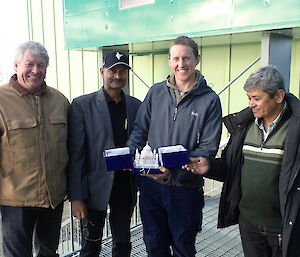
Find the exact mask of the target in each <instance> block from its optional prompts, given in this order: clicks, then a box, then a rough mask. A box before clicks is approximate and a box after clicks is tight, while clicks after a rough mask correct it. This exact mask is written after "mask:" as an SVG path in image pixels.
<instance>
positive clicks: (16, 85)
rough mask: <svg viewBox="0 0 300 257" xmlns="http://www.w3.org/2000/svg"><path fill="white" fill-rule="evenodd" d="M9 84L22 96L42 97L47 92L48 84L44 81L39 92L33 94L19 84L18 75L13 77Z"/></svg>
mask: <svg viewBox="0 0 300 257" xmlns="http://www.w3.org/2000/svg"><path fill="white" fill-rule="evenodd" d="M9 84H10V85H11V86H12V87H13V88H14V89H15V90H16V91H17V92H18V94H19V95H20V96H23V95H41V94H42V93H44V92H46V88H47V85H46V82H45V81H43V83H42V84H41V86H40V88H39V90H38V91H36V92H34V93H31V92H30V91H29V90H27V89H26V88H24V87H22V86H21V85H20V84H19V82H18V77H17V74H14V75H12V76H11V78H10V80H9Z"/></svg>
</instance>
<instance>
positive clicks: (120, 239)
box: [68, 51, 140, 257]
mask: <svg viewBox="0 0 300 257" xmlns="http://www.w3.org/2000/svg"><path fill="white" fill-rule="evenodd" d="M128 69H130V66H129V62H128V56H127V55H125V54H124V53H122V52H119V51H112V52H110V53H108V54H107V56H106V57H105V60H104V66H103V68H101V69H100V72H101V75H102V77H103V84H104V87H103V88H101V89H100V90H99V91H97V92H94V93H91V94H88V95H83V96H80V97H78V98H75V99H74V100H73V102H72V104H71V107H70V112H69V139H68V141H69V142H68V149H69V158H70V159H69V167H68V187H69V188H68V189H69V199H70V200H71V201H72V213H73V215H74V216H75V217H76V218H78V219H80V221H81V231H82V248H81V251H80V256H81V257H85V256H99V254H100V250H101V239H102V231H103V227H104V221H105V217H106V213H107V206H108V204H109V207H110V212H109V222H110V228H111V232H112V238H113V247H112V256H114V257H127V256H128V257H129V256H130V251H131V243H130V220H131V216H132V212H133V208H134V205H135V203H136V178H135V176H134V175H132V174H131V173H130V172H126V171H112V172H108V171H107V170H106V166H105V161H104V159H103V151H104V150H105V149H110V148H116V147H123V146H125V145H126V141H127V138H128V136H129V134H130V132H131V129H132V125H133V122H134V119H135V115H136V112H137V110H138V108H139V106H140V101H139V100H138V99H136V98H134V97H131V96H128V95H125V94H124V93H123V91H122V88H123V87H124V86H125V85H126V82H127V80H128Z"/></svg>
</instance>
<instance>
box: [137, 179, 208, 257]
mask: <svg viewBox="0 0 300 257" xmlns="http://www.w3.org/2000/svg"><path fill="white" fill-rule="evenodd" d="M203 206H204V198H203V190H202V188H189V187H184V186H168V185H163V184H160V183H158V182H156V181H153V180H151V179H149V178H146V177H140V209H141V218H142V223H143V233H144V241H145V244H146V249H147V253H148V257H168V256H176V257H194V256H195V254H196V249H195V240H196V236H197V233H198V231H200V230H201V225H202V209H203ZM171 248H172V252H173V254H171Z"/></svg>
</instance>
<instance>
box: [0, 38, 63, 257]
mask: <svg viewBox="0 0 300 257" xmlns="http://www.w3.org/2000/svg"><path fill="white" fill-rule="evenodd" d="M48 63H49V57H48V54H47V51H46V49H45V48H44V47H43V46H42V45H41V44H40V43H37V42H33V41H28V42H26V43H23V44H22V45H20V46H19V48H18V49H17V54H16V56H15V71H16V74H14V75H13V76H12V77H11V79H10V81H9V83H8V84H6V85H3V86H1V87H0V137H1V138H0V156H1V158H0V205H1V207H0V208H1V215H2V230H3V250H4V255H5V256H7V257H8V256H13V257H32V239H33V234H34V237H35V245H36V248H37V249H36V252H37V254H38V256H40V257H41V256H48V257H50V256H58V255H57V254H56V250H57V247H58V242H59V232H60V224H61V216H62V209H63V200H64V198H65V195H66V165H67V162H68V155H67V147H66V141H67V111H68V108H69V102H68V100H67V99H66V98H65V97H64V96H63V95H62V94H61V93H60V92H58V91H57V90H56V89H54V88H51V87H48V86H47V85H46V83H45V81H44V79H45V76H46V69H47V66H48Z"/></svg>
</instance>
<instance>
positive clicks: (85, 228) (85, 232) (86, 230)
mask: <svg viewBox="0 0 300 257" xmlns="http://www.w3.org/2000/svg"><path fill="white" fill-rule="evenodd" d="M81 225H82V236H83V238H84V239H85V240H87V241H91V242H98V241H100V240H102V233H100V237H99V238H96V239H93V238H89V236H90V229H91V228H94V229H97V230H100V231H102V228H100V227H99V226H97V225H95V224H94V223H93V222H91V221H90V220H88V219H83V220H81Z"/></svg>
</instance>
